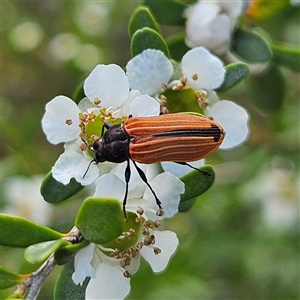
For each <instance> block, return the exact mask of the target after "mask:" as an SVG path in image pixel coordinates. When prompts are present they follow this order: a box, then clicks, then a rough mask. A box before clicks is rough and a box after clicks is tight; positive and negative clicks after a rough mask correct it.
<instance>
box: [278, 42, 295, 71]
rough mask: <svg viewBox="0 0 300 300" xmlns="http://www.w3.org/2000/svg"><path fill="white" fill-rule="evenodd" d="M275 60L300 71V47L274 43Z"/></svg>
mask: <svg viewBox="0 0 300 300" xmlns="http://www.w3.org/2000/svg"><path fill="white" fill-rule="evenodd" d="M272 50H273V55H274V56H273V61H275V62H276V63H278V64H280V65H283V66H285V67H288V68H290V69H292V70H294V71H297V72H300V48H299V47H295V46H286V45H273V46H272Z"/></svg>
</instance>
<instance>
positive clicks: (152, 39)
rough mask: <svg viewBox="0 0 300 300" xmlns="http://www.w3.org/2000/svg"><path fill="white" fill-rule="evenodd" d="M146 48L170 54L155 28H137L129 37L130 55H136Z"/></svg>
mask: <svg viewBox="0 0 300 300" xmlns="http://www.w3.org/2000/svg"><path fill="white" fill-rule="evenodd" d="M146 49H157V50H161V51H162V52H163V53H164V54H165V55H166V56H167V57H169V56H170V54H169V50H168V47H167V45H166V43H165V41H164V40H163V38H162V37H161V36H160V35H159V34H158V33H157V32H156V31H155V30H153V29H151V28H148V27H144V28H143V29H138V30H137V31H136V32H135V33H134V35H133V36H132V39H131V54H132V56H136V55H138V54H140V53H142V52H143V51H144V50H146Z"/></svg>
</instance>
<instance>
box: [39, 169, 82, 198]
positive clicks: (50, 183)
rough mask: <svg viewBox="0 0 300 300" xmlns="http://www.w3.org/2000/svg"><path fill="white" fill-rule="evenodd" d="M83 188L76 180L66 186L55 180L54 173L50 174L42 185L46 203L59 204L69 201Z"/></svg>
mask: <svg viewBox="0 0 300 300" xmlns="http://www.w3.org/2000/svg"><path fill="white" fill-rule="evenodd" d="M82 188H83V186H82V185H81V184H80V183H78V182H77V181H76V180H75V179H74V178H72V179H71V181H70V183H68V184H67V185H64V184H63V183H61V182H58V181H57V180H56V179H54V178H53V176H52V172H49V173H48V174H47V175H46V176H45V178H44V180H43V182H42V185H41V194H42V196H43V197H44V199H45V201H47V202H49V203H59V202H61V201H64V200H67V199H69V198H70V197H71V196H73V195H75V194H76V193H78V192H79V191H80V190H81V189H82Z"/></svg>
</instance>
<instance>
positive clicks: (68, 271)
mask: <svg viewBox="0 0 300 300" xmlns="http://www.w3.org/2000/svg"><path fill="white" fill-rule="evenodd" d="M73 273H74V261H73V260H70V261H69V262H67V263H66V264H65V265H64V266H63V268H62V270H61V272H60V274H59V276H58V278H57V280H56V284H55V288H54V300H62V299H74V300H75V299H76V300H85V290H86V287H87V285H88V283H89V281H90V278H86V279H85V280H84V281H83V284H82V285H81V284H78V285H77V284H75V283H74V281H73V279H72V274H73Z"/></svg>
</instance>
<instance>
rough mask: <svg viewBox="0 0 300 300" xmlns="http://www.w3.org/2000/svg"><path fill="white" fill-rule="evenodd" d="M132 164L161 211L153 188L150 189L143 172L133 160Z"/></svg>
mask: <svg viewBox="0 0 300 300" xmlns="http://www.w3.org/2000/svg"><path fill="white" fill-rule="evenodd" d="M132 162H133V164H134V166H135V168H136V170H137V171H138V173H139V175H140V177H141V179H142V180H143V181H144V182H145V183H146V184H147V186H148V188H149V189H150V191H151V192H152V194H153V196H154V198H155V201H156V204H157V206H158V207H159V208H160V209H162V207H161V202H160V200H159V199H158V197H157V196H156V194H155V192H154V190H153V188H152V187H151V185H150V184H149V183H148V180H147V177H146V175H145V173H144V171H143V170H142V169H141V168H140V167H138V165H137V164H136V162H135V161H134V160H133V161H132Z"/></svg>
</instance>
